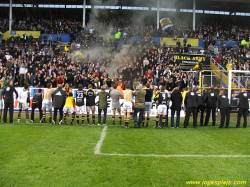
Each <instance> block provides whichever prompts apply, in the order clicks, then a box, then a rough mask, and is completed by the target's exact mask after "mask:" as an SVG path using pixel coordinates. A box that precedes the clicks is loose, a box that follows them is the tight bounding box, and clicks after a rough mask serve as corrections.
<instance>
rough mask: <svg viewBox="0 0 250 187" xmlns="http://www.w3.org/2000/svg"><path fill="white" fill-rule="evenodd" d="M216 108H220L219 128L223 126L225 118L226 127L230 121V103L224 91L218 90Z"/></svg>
mask: <svg viewBox="0 0 250 187" xmlns="http://www.w3.org/2000/svg"><path fill="white" fill-rule="evenodd" d="M218 110H220V114H221V120H220V126H219V128H223V127H224V123H225V119H226V127H225V128H228V127H229V123H230V112H231V105H230V103H229V99H228V97H227V96H226V95H225V92H224V91H220V94H219V96H218Z"/></svg>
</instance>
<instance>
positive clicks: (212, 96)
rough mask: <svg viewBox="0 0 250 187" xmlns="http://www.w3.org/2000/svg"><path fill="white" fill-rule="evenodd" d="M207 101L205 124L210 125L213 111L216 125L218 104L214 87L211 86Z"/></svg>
mask: <svg viewBox="0 0 250 187" xmlns="http://www.w3.org/2000/svg"><path fill="white" fill-rule="evenodd" d="M205 103H206V109H207V114H206V118H205V124H204V126H207V125H208V122H209V118H210V113H211V111H212V120H213V124H212V125H213V126H215V122H216V115H215V113H216V107H217V106H216V105H217V94H216V93H215V92H214V88H211V89H210V91H209V93H207V96H206V98H205Z"/></svg>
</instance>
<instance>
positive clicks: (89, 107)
mask: <svg viewBox="0 0 250 187" xmlns="http://www.w3.org/2000/svg"><path fill="white" fill-rule="evenodd" d="M92 110H95V105H93V106H86V111H87V113H89V112H90V111H92Z"/></svg>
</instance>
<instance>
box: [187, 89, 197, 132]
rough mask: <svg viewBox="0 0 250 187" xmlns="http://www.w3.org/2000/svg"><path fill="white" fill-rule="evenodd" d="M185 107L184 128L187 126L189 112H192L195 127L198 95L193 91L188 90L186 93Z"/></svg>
mask: <svg viewBox="0 0 250 187" xmlns="http://www.w3.org/2000/svg"><path fill="white" fill-rule="evenodd" d="M184 104H185V107H186V109H187V111H186V112H187V113H186V116H185V120H184V128H187V126H188V123H189V118H190V116H191V113H192V114H193V126H194V128H196V126H197V107H198V96H197V94H196V93H195V92H194V91H190V92H188V93H187V94H186V97H185V100H184Z"/></svg>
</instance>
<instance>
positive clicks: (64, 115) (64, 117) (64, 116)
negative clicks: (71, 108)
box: [63, 113, 66, 123]
mask: <svg viewBox="0 0 250 187" xmlns="http://www.w3.org/2000/svg"><path fill="white" fill-rule="evenodd" d="M63 120H64V122H65V123H66V113H64V114H63Z"/></svg>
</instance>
